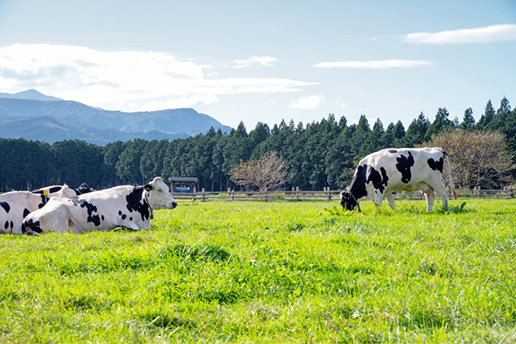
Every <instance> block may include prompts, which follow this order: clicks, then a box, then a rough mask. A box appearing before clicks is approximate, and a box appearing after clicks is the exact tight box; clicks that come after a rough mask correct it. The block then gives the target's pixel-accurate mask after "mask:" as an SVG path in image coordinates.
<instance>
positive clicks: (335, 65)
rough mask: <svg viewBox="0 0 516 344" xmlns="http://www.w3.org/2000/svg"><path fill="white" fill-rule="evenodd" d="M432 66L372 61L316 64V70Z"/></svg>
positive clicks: (407, 62) (421, 62)
mask: <svg viewBox="0 0 516 344" xmlns="http://www.w3.org/2000/svg"><path fill="white" fill-rule="evenodd" d="M431 64H433V63H432V62H431V61H424V60H373V61H336V62H320V63H316V64H315V65H314V67H316V68H351V69H389V68H416V67H423V66H428V65H431Z"/></svg>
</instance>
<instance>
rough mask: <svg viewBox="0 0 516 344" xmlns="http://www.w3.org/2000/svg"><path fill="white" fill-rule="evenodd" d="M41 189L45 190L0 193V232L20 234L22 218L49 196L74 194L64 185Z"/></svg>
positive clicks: (42, 203) (46, 200) (36, 208)
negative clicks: (39, 191)
mask: <svg viewBox="0 0 516 344" xmlns="http://www.w3.org/2000/svg"><path fill="white" fill-rule="evenodd" d="M63 188H64V189H63ZM62 189H63V191H62ZM42 190H45V192H43V191H42V192H41V193H33V192H29V191H11V192H6V193H4V194H2V195H0V233H14V234H21V225H22V221H23V218H25V217H26V216H27V215H28V214H29V213H31V212H33V211H35V210H38V209H41V208H42V207H43V206H44V205H45V204H46V203H47V202H48V200H49V199H50V198H52V197H53V196H55V195H57V194H60V195H65V196H70V197H73V196H75V192H73V191H72V190H70V189H69V188H68V186H66V185H64V186H59V189H57V190H56V189H52V190H50V187H48V188H44V189H42Z"/></svg>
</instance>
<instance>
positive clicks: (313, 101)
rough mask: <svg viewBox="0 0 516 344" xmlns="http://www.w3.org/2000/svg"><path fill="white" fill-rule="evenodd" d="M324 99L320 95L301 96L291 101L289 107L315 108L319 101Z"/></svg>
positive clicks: (319, 103) (300, 108)
mask: <svg viewBox="0 0 516 344" xmlns="http://www.w3.org/2000/svg"><path fill="white" fill-rule="evenodd" d="M323 101H324V97H322V96H318V95H315V96H308V97H301V98H299V99H297V100H295V101H293V102H292V103H291V104H290V107H291V108H292V109H298V110H308V109H315V108H317V107H318V106H319V105H321V103H322V102H323Z"/></svg>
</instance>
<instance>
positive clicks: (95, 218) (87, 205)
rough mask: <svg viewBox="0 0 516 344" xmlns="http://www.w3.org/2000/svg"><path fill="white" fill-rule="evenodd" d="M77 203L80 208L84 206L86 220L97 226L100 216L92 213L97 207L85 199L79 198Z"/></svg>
mask: <svg viewBox="0 0 516 344" xmlns="http://www.w3.org/2000/svg"><path fill="white" fill-rule="evenodd" d="M79 204H80V205H81V208H86V210H87V211H88V218H87V221H88V222H93V224H94V225H95V226H99V225H100V216H99V215H98V214H96V215H93V213H96V212H97V207H96V206H94V205H93V204H91V203H89V202H87V201H85V200H80V201H79Z"/></svg>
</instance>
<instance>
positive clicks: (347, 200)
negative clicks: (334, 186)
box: [340, 148, 457, 212]
mask: <svg viewBox="0 0 516 344" xmlns="http://www.w3.org/2000/svg"><path fill="white" fill-rule="evenodd" d="M445 159H446V162H447V164H448V176H449V182H450V186H451V189H452V192H453V195H454V198H455V199H457V193H456V192H455V189H454V188H453V182H452V178H451V173H450V162H449V160H448V155H447V154H446V152H445V151H444V150H443V149H441V148H399V149H393V148H391V149H383V150H381V151H378V152H375V153H372V154H369V155H368V156H366V157H365V158H363V159H362V160H360V162H359V163H358V166H357V168H356V170H355V174H354V175H353V179H352V180H351V184H350V186H349V188H348V189H347V190H345V191H342V192H341V194H340V198H341V201H340V204H341V205H342V207H343V208H344V209H347V210H353V209H355V208H356V207H357V208H358V211H360V205H359V203H358V200H359V199H360V198H362V197H366V196H367V197H370V198H371V199H372V200H373V202H374V203H375V205H376V206H377V207H380V206H381V205H382V201H383V198H384V197H385V198H386V199H387V203H388V204H389V205H390V206H391V208H392V209H395V206H394V198H393V196H392V191H394V190H405V191H417V190H419V191H422V192H423V193H424V194H425V198H426V204H427V211H428V212H430V211H432V207H433V204H434V200H435V195H434V191H435V192H436V193H437V194H438V195H439V197H440V198H441V200H442V202H443V207H444V208H447V207H448V194H447V191H446V187H445V186H444V185H443V165H444V160H445Z"/></svg>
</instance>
